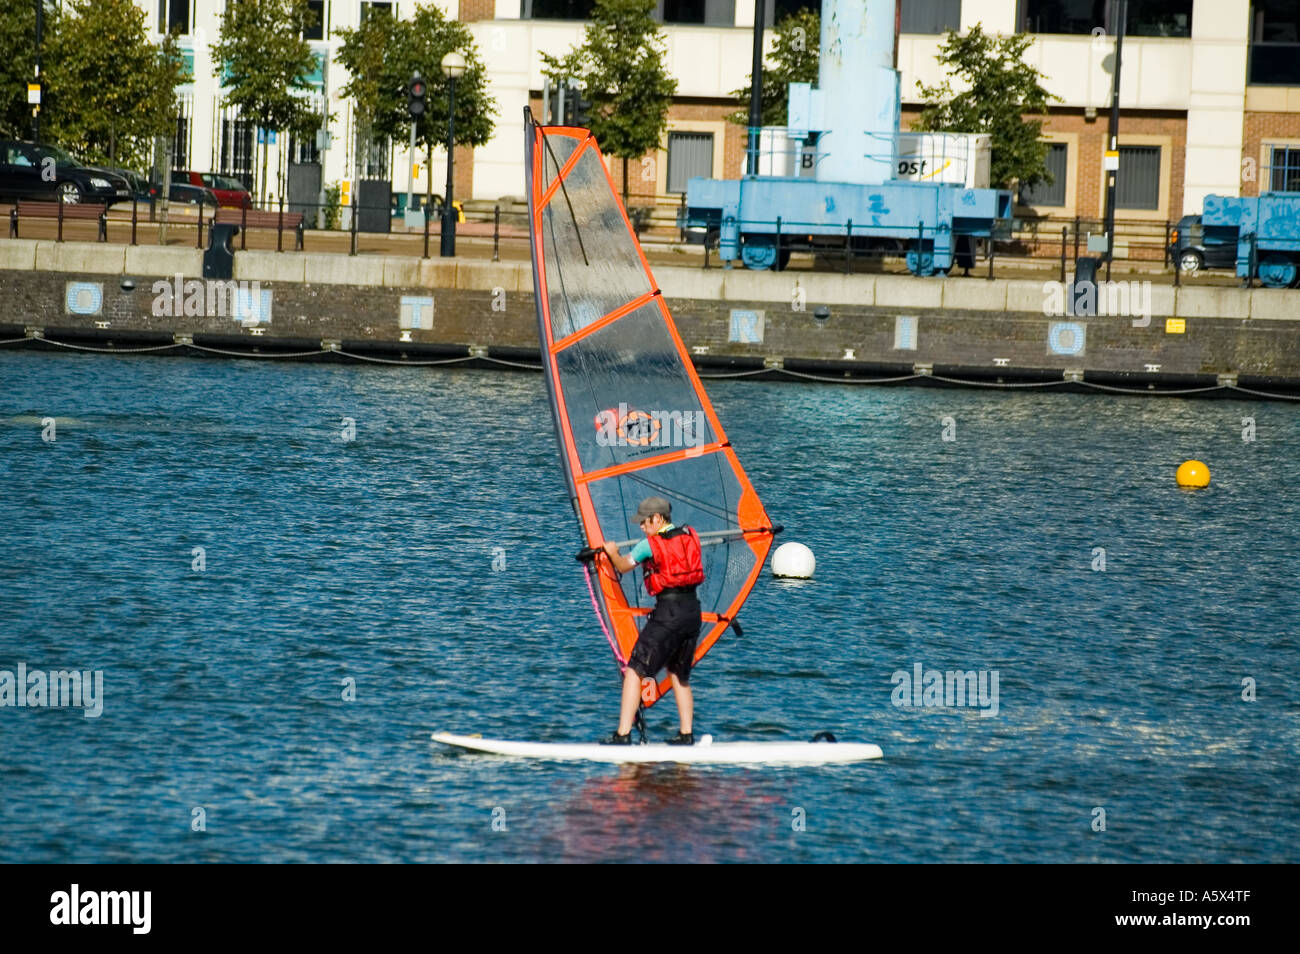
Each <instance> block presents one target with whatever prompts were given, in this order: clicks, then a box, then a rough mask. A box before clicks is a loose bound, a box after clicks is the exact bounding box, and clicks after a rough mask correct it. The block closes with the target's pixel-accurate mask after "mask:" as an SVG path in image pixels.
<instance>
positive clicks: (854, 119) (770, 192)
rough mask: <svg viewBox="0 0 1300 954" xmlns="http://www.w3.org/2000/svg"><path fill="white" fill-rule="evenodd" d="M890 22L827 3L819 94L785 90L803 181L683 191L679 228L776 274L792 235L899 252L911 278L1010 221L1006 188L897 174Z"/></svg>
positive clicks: (856, 4)
mask: <svg viewBox="0 0 1300 954" xmlns="http://www.w3.org/2000/svg"><path fill="white" fill-rule="evenodd" d="M896 22H897V21H896V19H895V0H823V3H822V18H821V49H820V64H819V68H818V84H817V88H816V89H813V88H811V87H810V86H809V85H808V84H806V83H792V84H790V115H789V123H790V126H789V129H788V136H789V138H790V139H792V140H793V141H794V142H793V145H794V148H795V150H796V153H795V154H796V155H800V156H802V157H803V159H804V161H802V162H801V163H798V164H796V168H795V172H796V173H798V172H799V171H801V170H800V169H799V168H798V166H799V165H802V166H805V167H807V166H809V165H811V166H812V167H813V171H812V174H811V175H804V176H799V175H797V174H796V175H793V176H771V175H747V176H745V177H744V178H743V179H740V180H738V181H737V180H726V179H704V178H696V179H692V180H690V182H689V183H688V184H687V187H686V215H685V223H686V225H687V227H690V228H697V229H701V228H702V229H704V230H705V233H706V236H716V238H717V241H718V251H719V254H720V256H721V257H722V258H723V259H726V260H731V259H736V258H739V259H741V260H742V261H743V262H744V264H745V266H746V267H748V268H781V267H782V266H783V265H784V264H785V262H786V260H787V259H788V258H789V254H790V253H789V247H790V245H791V244H793V240H794V239H798V240H799V241H800V242H801V243H802V242H809V241H811V243H812V244H814V245H817V244H824V245H825V246H826V247H829V248H844V247H846V244H847V245H851V247H852V248H853V249H855V250H857V249H861V250H867V249H876V250H883V251H899V252H905V253H906V255H907V266H908V268H909V270H911V272H912V273H913V274H915V275H933V274H935V273H936V272H937V273H940V274H946V273H947V272H948V271H949V270H950V269H951V268H952V266H953V264H954V261H955V262H956V263H957V264H959V265H962V266H963V267H969V266H970V265H973V264H974V255H975V242H976V240H977V239H981V238H984V239H988V238H991V237H992V236H993V234H994V232H995V230H996V229H997V228H998V226H999V225H1003V226H1005V225H1009V220H1010V218H1011V193H1010V192H1006V191H1002V190H997V189H977V188H966V187H964V186H962V185H957V184H952V183H944V182H926V181H919V182H918V181H905V180H903V179H900V178H899V177H898V175H899V172H900V168H899V161H898V159H899V143H898V138H899V137H898V133H899V117H900V109H899V74H898V71H897V70H896V69H895V68H894V62H895V60H894V49H895V45H896V43H897V35H896V32H895V28H896ZM757 81H758V78H757V77H755V82H757ZM878 130H887V132H885V133H883V134H882V133H879V132H876V131H878ZM706 240H707V239H706Z"/></svg>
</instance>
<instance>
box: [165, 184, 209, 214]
mask: <svg viewBox="0 0 1300 954" xmlns="http://www.w3.org/2000/svg"><path fill="white" fill-rule="evenodd" d="M167 198H168V200H169V201H171V202H180V203H185V204H188V205H203V206H210V207H211V208H214V209H215V208H218V207H219V206H220V204H221V203H220V200H218V199H217V194H216V193H215V192H213V191H212V190H211V189H205V188H204V187H203V186H196V185H190V184H189V183H188V182H173V183H172V187H171V191H170V192H168V193H167Z"/></svg>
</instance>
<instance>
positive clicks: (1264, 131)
mask: <svg viewBox="0 0 1300 954" xmlns="http://www.w3.org/2000/svg"><path fill="white" fill-rule="evenodd" d="M1242 133H1243V136H1242V139H1243V141H1242V147H1241V156H1242V159H1250V160H1253V166H1254V168H1253V169H1251V170H1250V171H1251V172H1252V173H1253V181H1250V180H1247V179H1246V178H1244V176H1243V179H1242V183H1241V194H1242V195H1259V194H1260V193H1261V192H1267V191H1269V182H1268V169H1267V168H1266V167H1265V165H1264V164H1265V163H1266V162H1268V158H1269V157H1268V156H1265V155H1263V154H1262V153H1261V148H1262V146H1263V144H1264V142H1265V141H1266V140H1292V141H1294V142H1300V114H1297V113H1261V112H1247V113H1246V119H1245V123H1244V125H1243V129H1242Z"/></svg>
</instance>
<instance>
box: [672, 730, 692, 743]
mask: <svg viewBox="0 0 1300 954" xmlns="http://www.w3.org/2000/svg"><path fill="white" fill-rule="evenodd" d="M668 744H669V745H694V744H695V733H694V732H681V731H678V733H677V735H675V736H674V737H673V738H671V739H669V740H668Z"/></svg>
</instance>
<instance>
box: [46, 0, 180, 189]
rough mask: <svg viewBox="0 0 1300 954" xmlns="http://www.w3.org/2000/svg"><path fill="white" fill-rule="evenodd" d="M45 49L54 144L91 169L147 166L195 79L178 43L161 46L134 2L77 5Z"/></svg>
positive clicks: (171, 40)
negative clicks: (93, 165)
mask: <svg viewBox="0 0 1300 954" xmlns="http://www.w3.org/2000/svg"><path fill="white" fill-rule="evenodd" d="M47 22H48V21H47ZM47 42H48V49H49V53H48V59H49V64H50V65H49V67H48V69H47V70H46V75H47V77H48V83H49V87H50V92H51V104H50V105H51V107H52V108H50V109H48V110H46V109H42V111H41V115H42V117H44V118H45V119H46V120H47V121H48V124H49V125H48V129H49V131H50V138H51V139H53V140H55V141H57V142H59V143H60V144H61V145H63V146H64V147H65V148H67V149H68V150H69V151H71V152H73V153H75V154H76V155H78V156H79V157H80V158H82V159H83V160H85V161H88V162H107V163H110V164H112V165H127V166H134V167H136V168H144V167H146V166H148V164H149V160H150V156H151V153H152V148H153V139H154V137H155V136H161V135H165V134H171V133H173V132H174V131H175V122H176V119H175V117H176V87H177V86H178V85H179V84H181V83H183V82H185V81H186V80H187V79H188V78H189V73H188V70H187V68H186V66H185V61H184V60H183V59H182V58H181V53H180V49H179V47H178V45H177V42H176V38H175V37H174V36H168V37H165V38H164V39H163V42H162V45H161V47H160V46H158V45H156V44H155V43H154V42H153V40H152V39H151V38H150V36H149V30H148V28H147V27H146V26H145V14H144V11H143V10H141V9H140V8H139V7H138V6H137V5H136V4H135V3H134V2H132V0H71V2H70V3H68V4H66V5H65V11H64V15H63V16H62V17H61V18H60V21H59V28H58V30H57V31H56V32H55V33H54V34H53V35H52V36H49V35H48V34H47ZM43 58H44V57H43ZM42 125H43V126H44V123H43V124H42Z"/></svg>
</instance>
